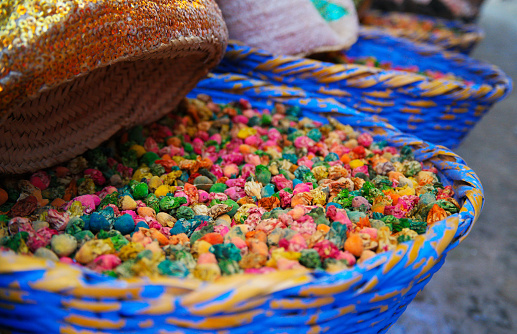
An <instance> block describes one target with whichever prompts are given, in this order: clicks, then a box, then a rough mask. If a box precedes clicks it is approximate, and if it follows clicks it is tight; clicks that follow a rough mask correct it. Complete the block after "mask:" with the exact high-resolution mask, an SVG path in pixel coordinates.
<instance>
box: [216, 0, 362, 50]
mask: <svg viewBox="0 0 517 334" xmlns="http://www.w3.org/2000/svg"><path fill="white" fill-rule="evenodd" d="M217 3H218V4H219V7H221V10H222V11H223V16H224V19H225V21H226V24H227V25H228V30H229V32H230V39H235V40H238V41H241V42H243V43H245V44H247V45H250V46H255V47H259V48H262V49H265V50H267V51H269V52H271V53H275V54H287V55H307V54H311V53H316V52H324V51H335V50H340V49H344V48H347V47H349V46H350V45H352V44H353V43H355V41H356V40H357V34H358V27H359V24H358V20H357V14H356V11H355V7H354V4H353V3H352V1H351V0H328V1H327V0H217Z"/></svg>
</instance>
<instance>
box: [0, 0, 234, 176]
mask: <svg viewBox="0 0 517 334" xmlns="http://www.w3.org/2000/svg"><path fill="white" fill-rule="evenodd" d="M29 3H30V1H27V4H26V5H25V6H26V10H27V8H28V7H29V6H30V4H29ZM65 3H66V4H67V6H68V7H67V8H68V9H67V10H66V11H65V12H66V15H63V16H62V17H59V19H56V17H55V15H54V18H53V19H54V20H56V22H53V21H52V20H50V21H49V22H52V24H51V25H50V27H49V28H48V30H47V31H46V33H42V34H41V35H39V36H35V37H33V38H32V39H29V40H27V41H25V42H20V38H19V36H22V37H24V35H23V32H19V31H15V33H14V35H15V37H16V34H18V37H16V38H18V40H14V41H13V42H12V43H11V44H10V46H8V47H4V48H3V49H2V51H1V53H0V55H1V56H2V58H1V59H2V61H3V68H4V69H5V68H7V71H3V72H2V75H3V76H2V75H0V85H1V86H2V91H1V92H0V116H1V119H0V173H25V172H30V171H35V170H38V169H41V168H46V167H50V166H52V165H54V164H57V163H61V162H64V161H66V160H68V159H71V158H73V157H75V156H77V155H79V154H81V153H83V152H84V151H86V150H87V149H89V148H94V147H96V146H98V145H99V144H100V143H102V142H103V141H105V140H106V139H108V138H109V137H111V136H112V135H113V134H115V133H116V132H117V131H119V130H120V129H123V128H128V127H131V126H134V125H136V124H145V123H149V122H152V121H156V120H157V119H159V118H160V117H162V116H163V115H165V114H166V113H168V112H170V111H171V110H172V109H173V108H174V107H175V106H176V105H177V104H178V103H179V101H180V100H181V99H182V98H183V97H184V96H185V95H186V94H187V93H188V91H189V90H190V89H192V88H193V87H194V86H195V85H196V83H197V82H198V81H199V80H200V79H201V78H202V77H203V76H205V75H206V73H208V71H209V70H210V69H211V68H212V67H214V66H215V65H217V64H218V62H219V61H220V60H221V58H222V56H223V54H224V50H225V48H226V44H227V40H228V32H227V29H226V25H225V23H224V21H223V18H222V14H221V12H220V10H219V8H218V7H217V5H216V4H215V2H214V1H213V0H198V1H195V0H192V1H179V0H176V1H174V0H170V1H143V0H141V1H117V2H113V1H94V0H91V1H66V2H65ZM81 4H82V5H83V6H81ZM17 10H18V11H19V10H20V8H19V6H18V7H17V8H13V9H12V11H13V12H16V11H17ZM28 14H29V13H28V10H27V12H26V14H25V16H21V17H18V18H17V20H18V21H17V22H20V21H19V20H25V21H26V20H27V17H26V16H27V15H28ZM36 20H40V21H44V20H45V17H39V18H36ZM33 21H34V17H33V20H31V22H33ZM40 21H37V22H40ZM2 29H3V30H2V31H0V34H1V33H4V32H5V31H6V29H7V28H6V27H2ZM0 36H2V35H0ZM5 59H7V61H5ZM5 64H7V66H6V65H5ZM6 72H7V74H6Z"/></svg>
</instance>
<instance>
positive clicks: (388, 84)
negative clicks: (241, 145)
mask: <svg viewBox="0 0 517 334" xmlns="http://www.w3.org/2000/svg"><path fill="white" fill-rule="evenodd" d="M346 54H347V55H349V56H351V57H360V56H375V57H376V58H377V59H378V60H380V61H384V60H385V61H390V62H392V63H394V64H395V65H401V66H409V65H418V66H419V67H420V68H421V69H422V70H426V69H431V70H437V71H441V72H453V73H454V74H455V75H456V76H459V77H461V78H464V79H465V80H469V81H472V82H474V84H473V85H471V86H468V85H466V84H464V83H462V82H458V81H447V80H433V79H430V78H428V77H425V76H422V75H418V74H414V73H407V72H400V71H391V70H390V71H387V70H381V69H379V68H374V67H367V66H361V65H335V64H332V63H325V62H319V61H315V60H309V59H304V58H296V57H289V56H275V55H271V54H270V53H268V52H267V51H263V50H259V49H255V48H251V47H247V46H241V45H238V44H235V43H230V45H229V47H228V49H227V53H226V56H225V58H224V59H223V62H222V63H221V64H220V65H219V66H218V67H217V68H216V71H218V72H220V73H226V72H227V73H241V74H244V75H247V76H250V77H253V78H256V79H259V80H271V81H275V82H280V83H283V84H286V85H290V86H295V87H300V88H302V89H304V90H306V91H307V92H310V93H311V94H312V96H313V97H333V98H335V99H336V100H337V101H339V102H341V103H343V104H345V105H347V106H350V107H352V108H354V109H356V110H359V111H362V112H365V113H369V114H374V115H378V116H379V117H381V119H383V120H384V121H388V122H389V123H391V124H393V125H395V126H396V127H397V128H399V129H400V130H402V131H403V132H406V133H410V134H414V135H416V136H418V137H419V138H422V139H424V140H427V141H430V142H432V143H435V144H440V145H444V146H447V147H451V148H453V147H456V146H458V145H459V144H460V143H461V141H462V140H463V139H464V138H465V136H466V135H467V134H468V132H469V131H470V130H471V129H472V128H473V127H474V125H475V124H476V123H477V122H478V121H479V120H480V119H481V117H482V116H483V115H484V114H485V113H486V112H487V111H488V110H489V109H490V107H491V106H492V105H493V104H494V103H495V102H497V101H499V100H501V99H503V98H504V97H505V96H506V95H507V94H508V93H509V92H510V91H511V88H512V81H511V79H510V78H509V77H508V76H507V75H506V74H504V73H503V72H502V71H501V70H500V69H498V68H497V67H495V66H493V65H489V64H487V63H483V62H480V61H477V60H474V59H471V58H469V57H467V56H464V55H461V54H457V53H452V52H446V51H443V50H442V49H440V48H438V47H435V46H429V45H423V44H415V43H412V42H410V41H408V40H406V39H403V38H395V37H392V36H390V35H388V34H386V33H382V32H379V31H376V30H365V29H364V28H363V29H361V32H360V37H359V40H358V41H357V43H356V44H354V45H353V46H352V48H351V49H350V50H349V51H347V52H346Z"/></svg>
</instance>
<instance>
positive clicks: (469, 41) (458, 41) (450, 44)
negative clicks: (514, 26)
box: [361, 11, 484, 55]
mask: <svg viewBox="0 0 517 334" xmlns="http://www.w3.org/2000/svg"><path fill="white" fill-rule="evenodd" d="M379 19H380V20H390V21H394V22H395V23H396V22H397V20H400V19H402V20H415V21H419V22H428V23H430V24H432V25H433V26H440V27H442V29H449V30H450V31H451V34H450V35H446V36H444V35H441V36H440V35H437V34H436V33H433V32H432V31H423V30H413V29H406V28H405V27H398V26H395V27H392V26H389V27H388V26H385V25H384V26H383V25H382V24H381V25H378V24H376V23H377V22H376V21H377V20H379ZM361 21H362V23H363V24H365V25H367V26H372V27H375V28H378V29H381V30H383V31H385V32H387V33H389V34H391V35H393V36H395V37H403V38H407V39H409V40H411V41H414V42H417V43H426V44H432V45H437V46H440V47H441V48H443V49H444V50H448V51H455V52H460V53H463V54H465V55H468V54H470V52H472V49H473V48H474V47H475V46H476V45H477V43H479V42H480V41H481V40H482V39H483V37H484V33H483V30H482V29H481V28H480V27H479V26H477V25H475V24H472V23H470V24H466V23H462V22H460V21H452V20H446V19H442V18H436V17H431V16H426V15H417V14H410V13H401V12H386V13H382V12H379V11H369V12H367V13H366V14H364V15H363V18H362V20H361Z"/></svg>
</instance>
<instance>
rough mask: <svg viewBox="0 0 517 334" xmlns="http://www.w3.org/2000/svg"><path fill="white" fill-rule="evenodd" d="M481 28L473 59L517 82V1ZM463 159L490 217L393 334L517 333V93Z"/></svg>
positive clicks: (488, 13) (495, 1)
mask: <svg viewBox="0 0 517 334" xmlns="http://www.w3.org/2000/svg"><path fill="white" fill-rule="evenodd" d="M478 23H479V24H480V25H481V26H482V28H483V29H484V30H485V34H486V35H485V39H484V41H482V42H481V43H480V44H479V46H478V47H477V48H476V50H475V51H474V52H473V54H472V56H473V57H474V58H476V59H481V60H485V61H488V62H490V63H492V64H495V65H497V66H499V67H500V68H502V69H503V70H504V71H505V72H506V73H507V74H508V75H510V76H511V77H512V78H513V80H514V81H516V80H517V0H486V3H485V5H484V8H483V11H482V14H481V17H480V20H479V22H478ZM456 152H457V153H458V154H459V155H461V156H462V157H463V158H464V159H465V160H466V161H467V163H468V165H469V166H470V167H471V168H472V169H474V171H475V172H476V174H477V175H478V176H479V178H480V179H481V182H482V183H483V187H484V190H485V199H486V201H485V206H484V209H483V212H482V214H481V216H480V218H479V220H478V222H477V223H476V225H475V226H474V228H473V230H472V232H471V233H470V235H469V236H468V237H467V238H466V239H465V240H464V241H463V243H461V244H460V245H459V246H458V247H457V248H456V249H454V250H452V251H451V252H450V253H449V255H448V257H447V259H446V261H445V264H444V266H443V267H442V268H441V269H440V271H438V272H437V273H436V274H435V275H434V277H433V279H432V280H431V281H430V283H429V284H428V285H427V286H426V288H425V289H424V290H423V291H422V292H421V293H420V294H419V295H418V296H417V298H416V299H415V300H414V301H413V302H412V303H411V304H410V305H409V306H408V308H407V310H406V312H405V313H404V314H403V315H402V317H401V318H400V319H399V321H398V322H397V323H396V324H395V325H394V326H393V327H392V329H391V330H390V331H389V332H388V333H389V334H406V333H408V334H412V333H418V334H428V333H433V334H434V333H439V334H462V333H468V334H478V333H479V334H511V333H517V93H512V94H511V95H510V96H508V97H507V98H506V99H505V100H504V101H503V102H500V103H498V104H497V105H496V106H495V107H494V108H493V109H492V110H491V111H490V112H489V113H488V114H487V115H486V116H485V117H484V118H483V119H482V120H481V121H480V122H479V123H478V125H477V126H476V128H475V129H474V130H473V131H472V132H471V133H470V134H469V136H468V138H466V140H465V141H464V142H463V144H462V145H461V146H460V147H459V148H458V149H456Z"/></svg>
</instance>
